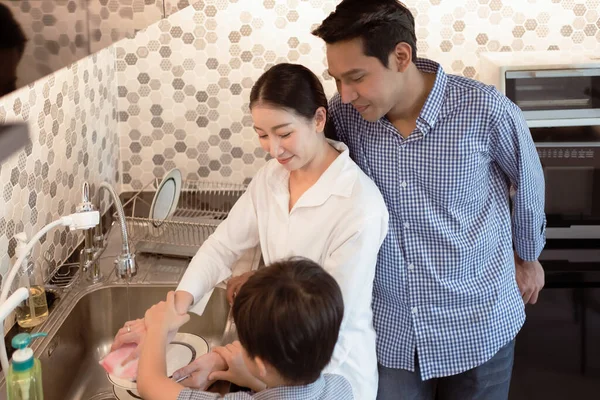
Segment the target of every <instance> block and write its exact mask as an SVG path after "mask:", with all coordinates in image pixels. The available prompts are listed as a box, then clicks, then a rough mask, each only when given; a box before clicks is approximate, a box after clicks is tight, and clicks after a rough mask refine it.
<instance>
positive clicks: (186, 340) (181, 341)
mask: <svg viewBox="0 0 600 400" xmlns="http://www.w3.org/2000/svg"><path fill="white" fill-rule="evenodd" d="M208 350H209V348H208V343H207V342H206V340H204V339H203V338H201V337H200V336H197V335H193V334H190V333H177V334H176V335H175V338H174V339H173V341H172V342H171V343H169V344H168V345H167V375H168V376H169V377H171V376H172V375H173V373H174V372H175V371H177V370H178V369H180V368H182V367H185V366H186V365H188V364H190V363H191V362H192V361H194V360H196V359H197V358H198V357H200V356H202V355H204V354H206V353H208ZM106 375H107V376H108V380H109V381H110V382H111V383H112V384H113V385H114V386H115V388H114V389H115V390H114V392H115V396H117V392H118V393H119V394H120V396H117V397H118V398H119V399H121V398H123V399H129V398H136V396H139V394H138V391H137V383H136V382H135V381H130V380H128V379H123V378H118V377H116V376H113V375H111V374H106ZM117 389H121V390H117ZM126 395H127V396H130V395H133V396H134V397H127V396H126ZM137 398H139V397H137Z"/></svg>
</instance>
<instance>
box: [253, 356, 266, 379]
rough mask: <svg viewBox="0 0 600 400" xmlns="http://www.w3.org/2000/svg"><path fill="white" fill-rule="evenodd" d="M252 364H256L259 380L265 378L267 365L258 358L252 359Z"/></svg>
mask: <svg viewBox="0 0 600 400" xmlns="http://www.w3.org/2000/svg"><path fill="white" fill-rule="evenodd" d="M254 363H255V364H256V367H257V368H258V375H259V376H260V377H261V378H264V377H265V376H267V364H266V362H265V361H263V360H262V358H260V357H258V356H257V357H254Z"/></svg>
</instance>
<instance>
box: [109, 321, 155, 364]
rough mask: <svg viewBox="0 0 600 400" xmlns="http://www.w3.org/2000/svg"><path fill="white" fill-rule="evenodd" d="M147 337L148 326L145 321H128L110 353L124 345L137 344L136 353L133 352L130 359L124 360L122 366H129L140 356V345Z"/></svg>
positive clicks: (118, 333) (120, 331) (118, 334)
mask: <svg viewBox="0 0 600 400" xmlns="http://www.w3.org/2000/svg"><path fill="white" fill-rule="evenodd" d="M145 337H146V324H145V323H144V320H143V319H136V320H134V321H127V322H125V325H123V327H122V328H121V329H119V331H118V332H117V335H116V336H115V340H114V341H113V344H112V346H111V347H110V351H114V350H117V349H118V348H120V347H121V346H123V345H126V344H130V343H135V344H137V345H138V346H137V347H136V349H135V350H134V351H132V352H131V354H130V355H129V357H127V358H126V359H124V360H123V362H122V363H121V365H125V364H127V363H128V362H129V361H131V360H135V359H136V358H139V356H140V349H141V346H140V344H141V343H142V342H143V341H144V338H145Z"/></svg>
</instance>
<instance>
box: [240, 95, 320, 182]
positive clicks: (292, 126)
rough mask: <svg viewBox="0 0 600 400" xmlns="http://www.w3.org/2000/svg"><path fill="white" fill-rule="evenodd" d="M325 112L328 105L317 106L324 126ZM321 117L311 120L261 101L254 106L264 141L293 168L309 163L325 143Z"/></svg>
mask: <svg viewBox="0 0 600 400" xmlns="http://www.w3.org/2000/svg"><path fill="white" fill-rule="evenodd" d="M320 110H321V111H320ZM324 113H325V109H319V110H317V116H319V114H322V119H323V122H322V125H323V126H324V124H325V122H324V119H325V115H324ZM320 119H321V118H318V117H317V118H315V120H312V121H308V120H307V119H306V118H304V117H302V116H300V115H298V114H296V113H295V112H293V111H289V110H286V109H282V108H275V107H269V106H265V105H260V104H258V105H255V106H254V107H252V120H253V121H254V130H255V131H256V133H257V134H258V139H259V141H260V145H261V146H262V148H263V149H264V150H265V151H266V152H268V153H269V154H271V157H273V158H275V159H277V161H278V162H279V163H280V164H281V165H283V166H284V167H285V168H286V169H287V170H289V171H294V170H297V169H301V168H303V167H305V166H306V165H308V164H309V163H310V162H311V161H312V159H313V158H314V157H315V155H316V154H317V152H318V150H319V146H322V138H321V137H320V135H322V134H321V133H319V132H322V131H323V127H322V126H321V123H320V122H319V120H320Z"/></svg>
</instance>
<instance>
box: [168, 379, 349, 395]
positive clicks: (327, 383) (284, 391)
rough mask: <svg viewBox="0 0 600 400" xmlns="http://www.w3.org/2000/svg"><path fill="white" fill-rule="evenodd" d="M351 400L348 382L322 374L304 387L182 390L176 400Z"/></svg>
mask: <svg viewBox="0 0 600 400" xmlns="http://www.w3.org/2000/svg"><path fill="white" fill-rule="evenodd" d="M217 399H226V400H353V399H354V396H353V395H352V387H351V386H350V382H348V381H347V380H346V378H344V377H343V376H341V375H335V374H324V375H323V376H321V377H320V378H319V379H318V380H316V381H315V382H313V383H311V384H309V385H304V386H282V387H276V388H272V389H265V390H263V391H261V392H258V393H254V394H251V393H247V392H236V393H229V394H226V395H225V397H223V396H221V395H219V394H218V393H209V392H203V391H200V390H193V389H184V390H182V391H181V393H179V396H178V397H177V400H217Z"/></svg>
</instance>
